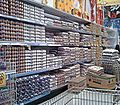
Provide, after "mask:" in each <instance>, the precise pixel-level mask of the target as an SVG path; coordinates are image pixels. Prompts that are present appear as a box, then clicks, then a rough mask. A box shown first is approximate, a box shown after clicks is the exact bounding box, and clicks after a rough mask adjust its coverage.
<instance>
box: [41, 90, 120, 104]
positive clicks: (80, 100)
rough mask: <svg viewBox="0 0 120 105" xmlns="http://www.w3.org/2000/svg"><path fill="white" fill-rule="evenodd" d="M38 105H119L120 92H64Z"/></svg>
mask: <svg viewBox="0 0 120 105" xmlns="http://www.w3.org/2000/svg"><path fill="white" fill-rule="evenodd" d="M39 105H120V91H118V90H104V89H93V88H87V89H85V90H83V91H81V92H80V93H72V92H70V91H66V92H64V93H62V94H60V95H58V96H56V97H54V98H52V99H50V100H48V101H46V102H44V103H41V104H39Z"/></svg>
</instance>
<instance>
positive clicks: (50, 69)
mask: <svg viewBox="0 0 120 105" xmlns="http://www.w3.org/2000/svg"><path fill="white" fill-rule="evenodd" d="M82 62H83V61H75V62H72V63H70V64H67V65H63V66H58V67H50V68H44V69H40V70H34V71H28V72H25V73H19V74H16V78H21V77H25V76H31V75H35V74H42V73H46V72H49V71H52V70H57V69H61V68H63V67H66V66H70V65H75V64H78V63H82Z"/></svg>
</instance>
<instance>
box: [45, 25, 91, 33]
mask: <svg viewBox="0 0 120 105" xmlns="http://www.w3.org/2000/svg"><path fill="white" fill-rule="evenodd" d="M45 27H46V29H47V30H50V31H51V30H55V31H56V30H57V31H72V32H78V33H80V34H87V35H93V33H91V32H85V31H82V30H76V29H71V28H66V27H62V26H53V25H46V26H45Z"/></svg>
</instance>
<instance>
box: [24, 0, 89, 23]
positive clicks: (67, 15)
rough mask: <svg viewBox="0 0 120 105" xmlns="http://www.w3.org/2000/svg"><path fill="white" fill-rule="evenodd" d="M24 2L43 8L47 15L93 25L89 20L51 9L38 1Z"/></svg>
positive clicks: (26, 0)
mask: <svg viewBox="0 0 120 105" xmlns="http://www.w3.org/2000/svg"><path fill="white" fill-rule="evenodd" d="M23 1H25V2H26V3H28V4H31V5H35V6H37V7H40V8H43V9H44V11H45V13H48V14H51V15H55V16H58V17H61V18H63V19H64V18H66V19H68V20H71V21H74V22H78V23H83V24H90V23H91V22H90V21H89V20H84V19H82V18H80V17H77V16H74V15H72V14H69V13H66V12H63V11H60V10H58V9H55V8H52V7H49V6H47V5H44V4H40V3H39V2H36V1H32V0H23Z"/></svg>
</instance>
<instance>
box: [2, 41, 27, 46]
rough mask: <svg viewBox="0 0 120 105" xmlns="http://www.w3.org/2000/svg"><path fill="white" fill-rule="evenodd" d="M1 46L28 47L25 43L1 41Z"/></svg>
mask: <svg viewBox="0 0 120 105" xmlns="http://www.w3.org/2000/svg"><path fill="white" fill-rule="evenodd" d="M0 45H6V46H8V45H9V46H28V45H27V44H26V43H24V42H13V41H0Z"/></svg>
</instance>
